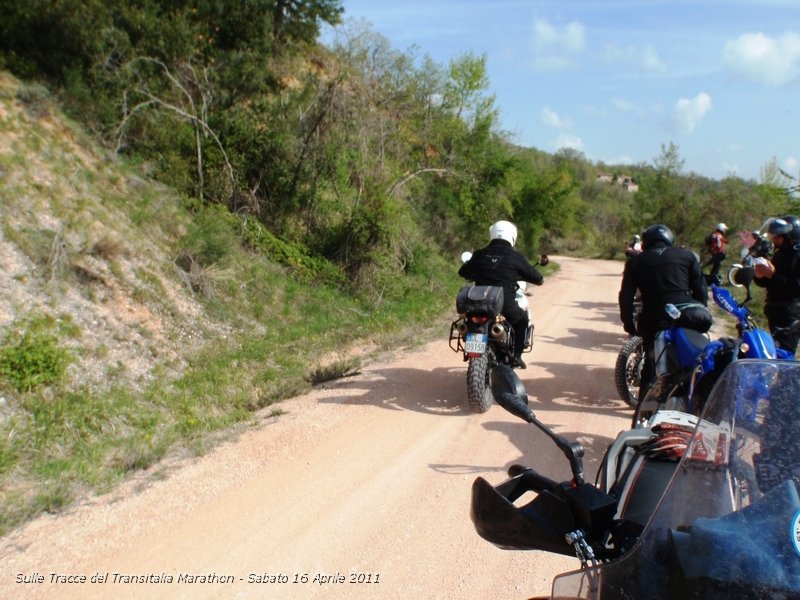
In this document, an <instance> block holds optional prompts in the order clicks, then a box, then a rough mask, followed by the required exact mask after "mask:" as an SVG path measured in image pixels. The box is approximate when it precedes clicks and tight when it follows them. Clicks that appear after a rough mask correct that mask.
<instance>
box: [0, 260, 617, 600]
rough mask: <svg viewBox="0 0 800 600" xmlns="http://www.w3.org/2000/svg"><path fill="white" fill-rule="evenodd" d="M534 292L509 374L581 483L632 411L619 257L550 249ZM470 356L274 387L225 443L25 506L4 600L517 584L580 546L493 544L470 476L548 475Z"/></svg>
mask: <svg viewBox="0 0 800 600" xmlns="http://www.w3.org/2000/svg"><path fill="white" fill-rule="evenodd" d="M554 260H557V261H558V262H559V263H560V265H561V269H560V271H558V272H557V273H556V274H554V275H553V276H551V277H549V278H548V279H547V281H546V282H545V284H544V286H542V287H540V288H535V291H534V296H533V298H532V303H533V307H534V308H533V310H534V320H535V323H536V341H535V346H534V350H533V353H532V354H528V355H526V358H527V361H528V369H527V370H525V371H520V374H521V376H522V379H523V381H524V383H525V385H526V388H527V390H528V394H529V397H530V401H531V405H532V407H533V409H534V411H535V412H536V414H537V416H538V417H539V418H540V419H541V420H542V421H543V422H545V423H547V424H549V425H551V426H553V427H554V428H555V430H556V431H557V432H558V433H560V434H562V435H564V436H566V437H568V438H571V439H579V440H580V441H581V442H582V443H583V444H584V445H585V446H586V449H587V456H586V459H585V467H586V474H587V479H593V477H594V474H595V472H596V471H597V468H598V465H599V462H600V460H601V458H602V454H603V452H604V450H605V448H606V446H607V445H608V443H609V442H610V441H611V440H612V439H613V438H614V436H615V435H616V434H617V432H618V431H620V430H622V429H624V428H625V427H626V425H627V423H628V421H629V418H630V410H629V409H626V408H625V406H624V405H623V403H622V401H620V400H619V399H617V397H616V392H615V388H614V380H613V365H614V359H615V355H616V352H617V349H618V348H619V346H620V345H621V344H622V342H623V340H624V334H623V333H622V328H621V326H620V324H619V319H618V316H617V306H616V297H617V291H618V288H619V282H620V274H621V271H622V263H620V262H613V261H597V260H580V259H573V258H561V257H559V258H556V259H554ZM465 372H466V367H465V365H464V363H463V362H462V360H461V356H460V355H457V354H456V353H454V352H452V351H451V350H450V349H449V348H448V345H447V331H442V335H441V339H440V340H438V341H436V342H434V343H430V344H428V345H426V346H424V347H422V348H416V349H413V350H410V351H407V352H402V353H397V354H395V355H393V356H392V357H389V358H387V359H386V360H385V361H381V362H380V363H375V364H371V365H368V366H366V367H365V368H364V369H363V370H362V372H361V373H360V374H359V375H357V376H354V377H351V378H346V379H341V380H338V381H335V382H330V383H328V384H327V385H325V386H323V387H320V388H317V389H315V390H314V391H313V392H312V393H310V394H308V395H305V396H301V397H298V398H295V399H292V400H288V401H286V402H285V403H284V404H283V406H284V407H285V409H286V411H287V413H286V414H284V415H282V416H280V417H278V418H275V419H266V420H265V421H264V424H263V425H262V426H260V427H258V428H256V429H253V430H248V431H247V432H246V433H243V434H242V435H240V436H239V437H238V438H237V439H235V440H234V441H230V442H227V443H225V444H224V445H221V446H220V447H218V448H216V449H215V450H213V451H212V452H210V453H208V454H207V455H205V456H202V457H200V458H195V459H192V460H191V461H187V462H183V463H176V464H174V465H173V467H174V468H172V469H171V470H170V471H169V474H168V476H166V477H164V478H163V479H161V480H157V481H153V480H152V479H147V480H144V479H142V480H132V481H129V482H127V483H125V484H124V485H122V486H121V487H119V488H118V489H117V490H116V491H115V492H113V493H111V494H108V495H106V496H102V497H99V498H94V499H91V500H87V501H85V502H83V503H81V504H80V505H77V506H76V507H75V508H73V509H72V510H70V511H68V512H67V513H65V514H61V515H57V516H44V517H41V518H39V519H37V520H35V521H33V522H31V523H29V524H28V525H26V526H24V527H23V528H21V529H18V530H16V531H14V532H12V533H11V534H10V535H8V536H7V537H6V538H4V539H3V541H2V547H1V548H0V564H2V569H1V570H0V597H2V598H59V599H68V598H81V599H86V598H109V597H113V598H118V599H124V598H145V597H146V598H170V599H172V598H191V599H192V600H201V599H203V598H223V597H224V598H304V599H305V598H326V599H330V598H367V599H371V598H375V599H383V598H442V599H450V598H459V599H460V598H522V597H526V596H529V595H534V594H544V593H547V592H549V586H550V581H551V580H552V577H553V575H555V574H556V573H559V572H563V571H565V570H569V569H573V568H577V567H578V564H577V561H576V560H572V559H569V558H567V557H554V556H550V555H546V554H544V553H540V552H515V551H505V550H500V549H498V548H495V547H494V546H493V545H491V544H490V543H488V542H486V541H484V540H482V539H481V538H479V537H478V535H477V534H476V533H475V531H474V529H473V526H472V522H471V521H470V518H469V498H470V486H471V484H472V481H473V480H474V479H475V478H476V477H477V476H479V475H480V476H483V477H485V478H487V479H488V480H489V481H491V482H493V483H497V482H499V481H502V480H503V479H504V478H505V476H506V475H505V470H506V469H507V468H508V466H509V465H511V464H513V463H519V462H522V463H525V464H529V465H531V466H534V467H535V468H537V469H539V470H541V471H542V472H543V473H544V474H546V475H548V476H550V477H553V478H558V479H564V478H566V477H567V476H568V474H569V469H568V466H567V464H566V461H565V460H563V459H562V457H561V455H560V454H559V452H558V451H557V450H556V449H555V447H554V446H553V445H552V443H550V442H549V441H548V440H547V439H546V438H545V437H544V435H543V434H541V433H540V432H538V430H536V429H534V428H533V427H532V426H529V425H526V424H525V423H523V422H521V421H519V420H517V419H515V418H514V417H512V416H510V415H508V414H507V413H505V412H504V411H503V410H502V409H501V408H499V407H497V406H494V407H492V409H491V410H490V411H489V412H487V413H486V414H483V415H475V414H472V413H470V412H469V410H468V409H467V408H466V400H465Z"/></svg>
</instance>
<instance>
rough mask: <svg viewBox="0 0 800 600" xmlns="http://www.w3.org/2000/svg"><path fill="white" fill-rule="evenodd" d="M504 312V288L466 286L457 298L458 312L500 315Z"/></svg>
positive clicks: (461, 313)
mask: <svg viewBox="0 0 800 600" xmlns="http://www.w3.org/2000/svg"><path fill="white" fill-rule="evenodd" d="M502 310H503V288H501V287H498V286H494V285H465V286H464V287H462V288H461V289H460V290H459V292H458V295H457V296H456V311H457V312H458V314H460V315H463V314H466V313H475V312H480V313H485V314H487V315H499V314H500V313H501V312H502Z"/></svg>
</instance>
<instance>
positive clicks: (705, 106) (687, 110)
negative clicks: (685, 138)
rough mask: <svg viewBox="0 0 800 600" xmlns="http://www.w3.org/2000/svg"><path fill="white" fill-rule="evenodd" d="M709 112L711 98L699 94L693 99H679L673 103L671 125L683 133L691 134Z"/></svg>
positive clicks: (702, 93) (703, 93)
mask: <svg viewBox="0 0 800 600" xmlns="http://www.w3.org/2000/svg"><path fill="white" fill-rule="evenodd" d="M709 110H711V96H709V95H708V94H706V93H705V92H700V93H699V94H697V96H695V97H694V98H681V99H680V100H678V101H677V102H676V103H675V109H674V111H673V113H672V124H673V125H674V126H675V127H676V128H677V129H678V131H681V132H683V133H691V132H692V131H694V128H695V127H697V125H698V124H699V123H700V121H702V120H703V117H705V116H706V113H707V112H708V111H709Z"/></svg>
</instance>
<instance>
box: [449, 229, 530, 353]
mask: <svg viewBox="0 0 800 600" xmlns="http://www.w3.org/2000/svg"><path fill="white" fill-rule="evenodd" d="M516 241H517V227H516V226H515V225H514V224H513V223H511V222H509V221H497V222H496V223H494V224H493V225H492V226H491V227H489V245H487V246H485V247H483V248H481V249H480V250H476V251H475V252H474V253H473V255H472V258H470V259H469V260H468V261H467V262H465V263H464V264H463V265H461V268H460V269H459V270H458V274H459V275H460V276H461V277H463V278H464V279H467V280H470V281H474V282H475V284H476V285H494V286H498V287H502V288H503V316H504V317H505V318H506V320H508V322H509V323H510V324H511V326H512V327H513V328H514V364H513V365H512V366H515V367H519V368H522V369H524V368H525V362H524V361H523V360H522V350H523V349H524V347H525V330H526V329H527V328H528V313H527V311H525V310H523V309H522V308H520V306H519V304H517V301H516V299H515V294H516V290H517V281H527V282H529V283H533V284H534V285H542V283H544V278H543V277H542V274H541V273H539V271H537V270H536V268H535V267H534V266H533V265H531V264H530V263H529V262H528V259H527V258H525V257H524V256H523V255H522V253H521V252H519V251H517V250H515V249H514V244H515V243H516Z"/></svg>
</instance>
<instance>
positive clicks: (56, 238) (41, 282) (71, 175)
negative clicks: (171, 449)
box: [0, 73, 222, 387]
mask: <svg viewBox="0 0 800 600" xmlns="http://www.w3.org/2000/svg"><path fill="white" fill-rule="evenodd" d="M0 197H1V198H2V207H1V208H0V211H1V212H0V219H1V222H2V231H1V232H0V327H2V330H3V331H7V330H8V328H10V327H12V326H13V324H14V323H15V322H18V321H19V320H20V319H23V318H26V317H30V316H33V315H46V316H48V317H50V318H52V319H55V320H62V321H68V322H69V323H70V324H71V325H72V326H74V327H73V330H74V331H76V332H77V333H76V335H75V336H73V337H72V338H71V339H67V340H65V343H66V344H67V345H68V346H69V347H71V348H73V349H74V350H76V356H77V358H78V359H77V360H76V361H74V362H73V363H72V364H71V366H70V368H69V376H70V378H71V379H72V380H73V381H80V382H82V383H84V384H89V385H92V386H99V387H102V386H104V385H106V384H108V383H109V380H110V378H112V377H113V378H114V379H115V380H117V382H119V380H120V378H121V379H123V380H124V381H125V382H126V383H127V384H129V385H135V386H141V385H142V384H143V383H145V382H146V381H147V380H148V378H149V376H150V374H151V373H152V371H153V369H154V367H155V366H156V365H165V366H169V368H172V369H180V368H181V365H182V363H183V360H184V357H185V356H186V355H187V352H191V351H192V349H193V348H194V347H195V345H196V342H197V341H198V340H199V339H200V338H201V337H202V334H203V333H204V331H205V330H209V329H210V330H216V331H220V332H221V331H222V329H221V327H220V324H219V323H214V322H212V320H211V319H210V318H209V316H208V315H207V314H206V312H205V310H204V308H203V307H202V305H201V304H200V303H199V302H198V301H197V299H196V297H195V296H194V294H192V292H191V290H190V289H188V288H187V286H186V285H185V274H182V273H181V271H180V269H179V268H178V267H177V266H176V265H175V262H174V259H175V254H174V252H175V250H174V248H175V242H176V240H177V239H178V238H179V237H180V236H181V235H182V234H183V233H184V232H185V227H186V222H185V217H183V216H182V213H181V211H180V210H179V199H178V198H176V197H175V196H174V195H173V194H171V193H170V192H169V191H168V190H165V189H163V188H161V187H159V186H158V185H157V184H154V183H152V182H149V181H145V180H143V179H142V178H140V177H138V176H137V175H134V174H132V173H129V172H126V171H125V170H124V169H122V168H120V166H119V165H117V164H115V163H114V161H113V160H112V159H111V158H110V157H109V156H108V155H106V154H104V153H103V152H101V151H100V150H98V149H97V147H96V146H94V145H93V144H91V143H90V141H89V140H88V139H87V138H86V137H85V136H84V135H83V134H82V133H81V132H80V130H79V129H78V128H76V127H72V126H71V125H70V124H68V123H66V122H65V121H64V120H62V119H59V118H56V116H54V115H53V114H52V112H51V109H50V108H49V103H48V101H47V99H46V98H42V97H37V96H36V95H35V89H34V92H33V94H32V93H31V90H30V89H27V90H26V88H25V87H24V86H21V84H20V83H19V82H17V81H15V80H14V79H13V78H11V77H10V76H9V75H7V74H5V73H0ZM131 214H133V215H135V216H137V218H138V221H137V222H134V221H132V220H131V217H130V216H129V215H131ZM198 333H199V334H201V335H198Z"/></svg>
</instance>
